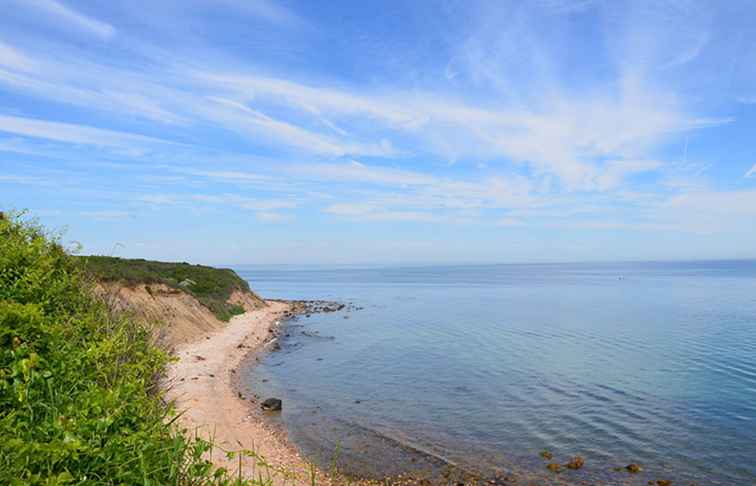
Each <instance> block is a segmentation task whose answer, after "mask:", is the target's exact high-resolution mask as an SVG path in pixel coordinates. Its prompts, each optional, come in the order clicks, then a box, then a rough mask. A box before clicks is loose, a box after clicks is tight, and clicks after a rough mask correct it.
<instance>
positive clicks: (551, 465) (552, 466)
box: [546, 462, 562, 473]
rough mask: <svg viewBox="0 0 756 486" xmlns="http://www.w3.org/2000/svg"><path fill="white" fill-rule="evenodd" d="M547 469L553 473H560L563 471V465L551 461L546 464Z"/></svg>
mask: <svg viewBox="0 0 756 486" xmlns="http://www.w3.org/2000/svg"><path fill="white" fill-rule="evenodd" d="M546 469H548V470H549V471H551V472H553V473H558V472H561V471H562V466H560V465H559V464H557V463H556V462H551V463H549V464H546Z"/></svg>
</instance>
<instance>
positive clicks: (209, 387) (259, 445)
mask: <svg viewBox="0 0 756 486" xmlns="http://www.w3.org/2000/svg"><path fill="white" fill-rule="evenodd" d="M268 304H269V305H268V306H267V307H263V308H260V309H257V310H253V311H250V312H247V313H245V314H242V315H239V316H236V317H234V318H233V319H232V320H231V321H230V322H229V323H228V325H227V326H225V327H224V328H223V329H220V330H216V331H211V332H209V333H207V334H206V335H205V336H204V337H201V338H199V339H197V340H195V341H193V342H189V343H184V344H179V345H178V346H177V347H176V355H177V357H178V358H179V360H178V362H176V363H174V364H173V365H172V366H171V367H170V368H169V370H168V374H167V378H166V388H167V390H168V392H167V398H168V399H169V400H173V401H175V404H176V407H177V410H178V411H183V412H184V414H183V415H182V416H181V417H180V419H179V423H180V424H181V425H182V426H183V427H185V428H186V429H188V430H189V431H190V432H193V431H196V432H197V433H198V434H199V435H200V436H201V437H205V438H212V439H213V442H214V443H215V444H216V445H217V446H218V447H220V448H222V449H224V450H229V451H237V450H240V449H248V450H252V451H254V452H255V453H256V454H258V455H259V456H260V458H264V460H265V461H266V462H267V464H268V465H266V464H265V462H262V459H256V458H252V457H247V458H245V459H244V460H243V462H242V472H243V474H244V475H245V476H248V477H251V476H254V477H257V476H258V474H262V476H263V477H264V478H267V477H268V476H270V477H272V478H273V479H274V484H283V483H284V482H285V483H286V484H309V474H310V469H311V468H310V466H309V464H308V463H306V462H305V461H304V460H303V459H302V458H301V457H300V456H299V454H298V453H297V452H296V450H295V449H294V448H293V447H292V446H291V445H289V444H288V443H287V442H286V440H285V437H283V436H282V433H281V432H280V431H277V430H274V428H273V427H271V426H269V425H267V424H265V422H264V421H263V417H262V412H260V410H259V407H260V404H259V403H258V402H252V401H250V399H248V398H246V399H242V398H241V397H240V396H239V395H238V392H237V391H236V387H235V375H236V373H238V368H239V365H240V364H241V362H242V360H243V359H244V357H245V356H246V355H247V354H249V353H251V352H255V351H257V350H260V349H261V348H262V347H264V346H265V344H266V343H267V340H268V339H269V336H271V333H270V330H271V329H272V328H274V327H276V326H277V325H278V323H279V322H280V318H281V316H282V315H283V314H284V313H285V312H286V311H287V310H288V309H289V304H287V303H284V302H269V303H268ZM284 406H285V404H284ZM211 459H212V461H213V462H214V463H215V464H216V465H218V466H222V467H225V468H227V469H228V470H230V471H237V470H238V467H239V463H238V459H233V460H228V459H227V458H226V455H225V452H224V451H222V450H215V451H213V454H212V458H211ZM284 471H285V472H284ZM292 475H295V476H297V477H298V479H294V478H292ZM321 479H322V478H321ZM319 484H323V482H322V481H319Z"/></svg>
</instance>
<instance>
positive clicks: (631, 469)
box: [625, 463, 643, 474]
mask: <svg viewBox="0 0 756 486" xmlns="http://www.w3.org/2000/svg"><path fill="white" fill-rule="evenodd" d="M625 469H627V470H628V472H631V473H633V474H637V473H639V472H641V471H643V468H642V467H641V466H640V464H635V463H633V464H628V465H627V466H625Z"/></svg>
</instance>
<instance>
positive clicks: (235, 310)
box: [79, 256, 267, 347]
mask: <svg viewBox="0 0 756 486" xmlns="http://www.w3.org/2000/svg"><path fill="white" fill-rule="evenodd" d="M79 258H80V259H81V260H82V262H83V264H84V265H83V266H84V268H85V271H86V272H87V273H89V274H90V275H91V276H92V278H94V279H95V280H96V282H97V284H96V288H97V290H98V292H99V293H101V295H102V297H103V298H104V300H105V301H106V302H107V303H108V304H109V306H110V307H111V308H112V309H115V310H119V311H127V312H129V313H131V314H132V315H134V316H135V317H137V318H138V319H140V320H143V321H146V322H148V323H150V324H153V329H154V335H155V337H156V339H157V340H158V341H159V342H160V343H161V344H164V345H166V346H167V347H174V346H176V345H177V344H182V343H187V342H192V341H195V340H197V339H199V338H200V337H201V336H203V335H206V334H207V333H208V332H212V331H216V330H219V329H222V328H224V327H225V326H226V323H227V321H228V320H229V319H230V318H231V317H232V316H234V315H237V314H241V313H243V312H248V311H252V310H255V309H259V308H261V307H264V306H266V305H267V304H266V303H265V301H264V300H263V299H261V298H260V297H259V296H258V295H256V294H255V293H254V292H252V291H251V290H250V288H249V285H248V284H247V282H246V281H244V280H243V279H242V278H241V277H239V276H238V275H237V274H236V273H235V272H234V271H233V270H230V269H219V268H212V267H207V266H202V265H190V264H187V263H168V262H154V261H148V260H129V259H122V258H113V257H100V256H87V257H79Z"/></svg>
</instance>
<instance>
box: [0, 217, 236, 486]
mask: <svg viewBox="0 0 756 486" xmlns="http://www.w3.org/2000/svg"><path fill="white" fill-rule="evenodd" d="M168 361H169V356H168V355H167V354H166V353H165V352H163V351H162V350H160V349H158V348H157V347H155V346H154V345H153V344H152V343H151V340H150V333H149V330H148V329H146V328H145V327H144V326H143V325H142V324H140V323H138V322H135V321H132V320H130V319H128V318H126V317H123V316H119V315H116V314H113V313H112V312H111V311H110V310H109V309H108V308H107V307H106V306H105V305H104V304H103V303H102V302H101V301H99V300H98V299H97V298H96V297H94V294H93V292H92V284H91V283H90V282H89V281H88V278H87V277H86V274H85V273H84V272H83V271H82V268H81V260H79V259H76V258H72V257H70V256H69V255H68V254H66V252H65V251H64V249H63V248H62V247H61V246H60V245H59V244H58V243H57V242H56V239H55V238H51V237H49V236H48V235H46V234H45V233H44V232H43V230H42V229H40V228H39V227H38V226H36V225H34V224H29V223H24V222H22V221H21V220H20V219H19V217H18V216H14V215H11V216H6V217H3V218H0V484H62V483H69V482H75V483H90V484H92V483H105V484H137V483H138V484H207V483H221V484H226V483H230V482H231V480H230V479H228V477H227V476H226V474H225V472H224V471H223V470H218V471H216V470H213V468H212V466H211V464H210V463H209V462H207V461H206V460H204V459H203V453H204V452H205V451H206V450H207V449H208V447H210V446H209V444H208V443H206V442H204V441H201V440H195V439H187V438H186V437H185V436H184V435H183V434H182V433H181V431H177V430H175V429H174V427H173V426H172V424H171V417H173V415H172V414H173V412H172V410H171V409H170V408H169V407H167V406H166V405H165V404H164V403H163V401H162V394H161V391H160V389H159V388H158V386H157V380H158V377H159V376H160V375H161V373H162V371H163V369H164V366H165V365H166V363H167V362H168Z"/></svg>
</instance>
